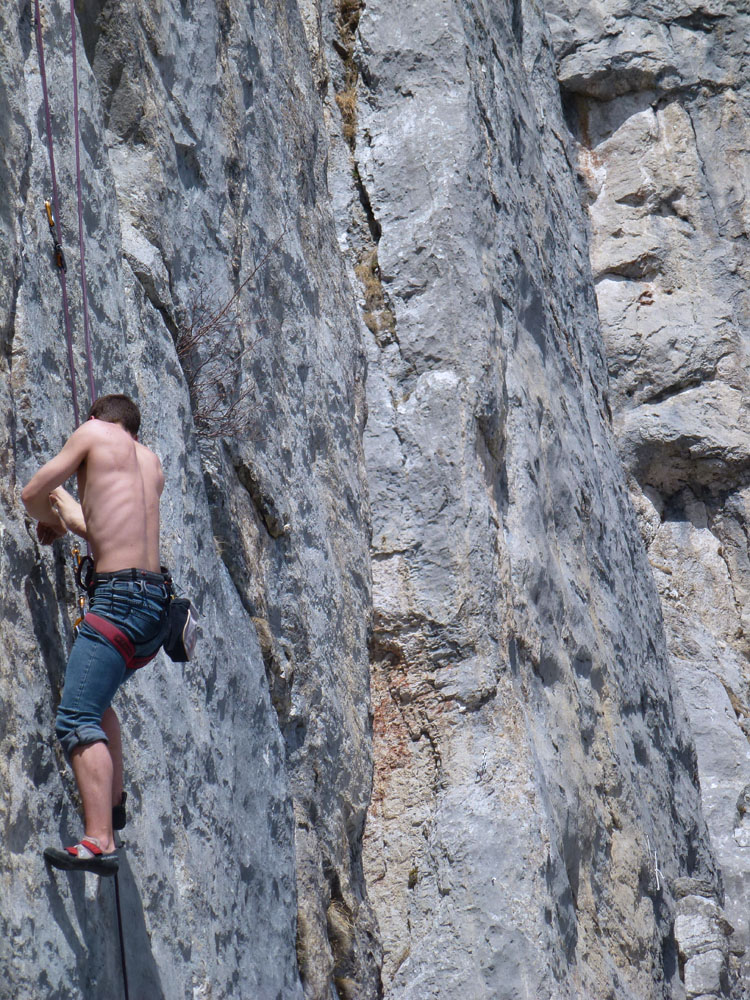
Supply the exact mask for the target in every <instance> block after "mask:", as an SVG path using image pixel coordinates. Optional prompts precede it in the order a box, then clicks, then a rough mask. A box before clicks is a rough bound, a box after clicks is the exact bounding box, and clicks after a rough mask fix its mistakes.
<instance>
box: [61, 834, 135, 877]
mask: <svg viewBox="0 0 750 1000" xmlns="http://www.w3.org/2000/svg"><path fill="white" fill-rule="evenodd" d="M44 859H45V861H46V862H47V863H48V864H50V865H52V867H53V868H61V869H62V870H63V871H66V872H72V871H82V872H93V873H94V875H104V876H106V875H116V874H117V869H118V868H119V867H120V858H119V857H118V854H117V851H112V852H111V854H104V852H103V851H102V849H101V848H100V847H99V845H98V844H95V843H94V841H93V840H87V839H85V838H84V839H83V840H82V841H81V842H80V843H79V844H76V845H75V846H74V847H66V848H65V849H64V850H62V851H61V850H60V849H59V848H57V847H47V848H45V851H44Z"/></svg>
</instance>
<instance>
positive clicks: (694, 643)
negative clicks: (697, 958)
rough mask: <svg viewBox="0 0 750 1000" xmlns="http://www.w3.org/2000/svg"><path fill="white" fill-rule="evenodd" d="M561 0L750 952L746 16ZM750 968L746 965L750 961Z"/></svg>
mask: <svg viewBox="0 0 750 1000" xmlns="http://www.w3.org/2000/svg"><path fill="white" fill-rule="evenodd" d="M548 10H549V12H550V23H551V25H552V28H553V33H554V37H555V48H556V52H557V56H558V60H559V69H558V72H559V78H560V84H561V87H562V91H563V95H564V100H565V104H566V110H567V116H568V121H569V124H570V126H571V128H572V130H573V132H574V134H575V135H576V137H577V139H578V142H579V146H578V170H579V179H580V182H581V193H582V196H583V200H584V202H585V204H586V205H587V206H588V210H589V217H590V222H591V234H592V244H591V259H592V265H593V269H594V275H595V279H596V283H597V299H598V304H599V312H600V316H601V320H602V328H603V333H604V337H605V341H606V345H607V353H608V366H609V373H610V379H611V382H610V384H611V390H612V400H613V408H614V411H615V424H616V429H617V434H618V443H619V446H620V451H621V454H622V456H623V459H624V462H625V465H626V468H627V471H628V473H629V476H630V485H631V490H632V493H633V498H634V502H635V504H636V508H637V509H638V512H639V518H640V522H641V529H642V533H643V537H644V541H645V542H646V544H647V546H648V551H649V558H650V560H651V563H652V566H653V568H654V574H655V579H656V582H657V586H658V588H659V592H660V596H661V599H662V603H663V608H664V618H665V623H666V626H667V634H668V639H669V646H670V652H671V655H672V660H673V665H674V668H675V674H676V676H677V678H678V681H679V684H680V688H681V690H682V693H683V697H684V699H685V702H686V704H687V707H688V710H689V714H690V718H691V723H692V727H693V731H694V733H695V738H696V745H697V750H698V763H699V772H700V777H701V786H702V793H703V804H704V809H705V812H706V817H707V820H708V824H709V829H710V831H711V837H712V842H713V844H714V847H715V850H716V856H717V859H718V861H719V863H720V865H721V869H722V873H723V878H724V884H725V886H726V909H725V912H726V917H727V919H728V920H729V922H730V923H731V924H732V926H733V927H734V938H733V941H734V948H735V951H737V952H739V953H741V952H742V951H743V950H744V951H747V949H748V946H750V936H749V927H748V917H747V913H748V901H749V899H750V897H749V896H748V891H750V885H749V884H748V871H750V855H749V854H748V850H750V845H749V844H748V838H747V834H746V821H745V819H744V815H745V799H746V795H747V788H748V784H749V782H750V748H748V742H747V741H748V730H747V724H746V719H747V714H748V708H747V706H748V703H749V702H748V682H749V680H750V676H749V674H748V662H747V659H748V653H750V646H748V639H747V634H748V624H749V623H748V619H747V615H748V610H747V588H748V572H747V570H748V564H749V559H748V543H747V532H748V511H749V507H748V502H749V501H750V494H749V493H748V481H749V480H748V467H749V466H748V458H749V457H750V452H749V451H748V441H749V440H750V438H749V437H748V431H749V430H750V425H749V424H748V405H747V400H748V377H747V333H748V329H749V328H750V308H749V307H750V299H749V298H748V291H747V289H748V277H749V275H748V260H747V244H748V212H747V196H748V190H749V188H748V184H749V177H748V162H749V161H748V148H750V131H749V130H748V125H747V121H748V110H750V88H749V86H748V80H747V66H748V56H749V55H750V48H749V43H748V38H749V37H750V14H749V13H748V11H747V8H746V5H743V4H736V5H735V4H732V3H720V4H708V5H706V4H703V3H701V4H698V3H690V2H688V3H667V2H664V3H659V4H651V3H642V4H629V5H628V7H627V11H626V10H625V9H624V8H621V7H620V6H619V5H617V4H593V3H592V4H583V5H579V4H575V5H573V4H567V3H565V2H563V3H559V2H557V0H553V2H552V3H550V4H548ZM678 936H679V935H678ZM741 965H742V967H743V970H744V977H745V979H746V978H747V957H746V958H745V959H743V960H741ZM687 986H688V983H687V978H686V987H687ZM696 989H697V987H696ZM688 992H689V994H690V988H688ZM699 992H703V993H712V992H713V990H708V989H703V990H699ZM690 995H697V994H695V993H693V994H690Z"/></svg>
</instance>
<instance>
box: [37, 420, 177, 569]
mask: <svg viewBox="0 0 750 1000" xmlns="http://www.w3.org/2000/svg"><path fill="white" fill-rule="evenodd" d="M74 472H76V473H77V474H78V493H79V496H80V498H81V507H82V509H83V517H84V520H85V531H86V537H87V539H88V542H89V545H90V547H91V550H92V554H93V557H94V562H95V566H96V570H97V572H99V573H111V572H114V571H115V570H119V569H129V568H130V567H131V566H134V567H136V568H138V569H145V570H150V571H151V572H154V573H158V572H159V563H160V560H159V498H160V496H161V493H162V490H163V488H164V475H163V473H162V469H161V463H160V461H159V459H158V458H157V456H156V455H155V454H154V453H153V452H152V451H149V449H148V448H146V447H145V446H144V445H142V444H140V443H139V442H138V441H136V440H135V438H134V437H132V435H130V434H129V433H128V432H127V431H126V430H124V428H123V427H121V426H120V424H114V423H109V422H108V421H106V420H96V419H91V420H87V421H86V423H84V424H82V425H81V426H80V427H79V428H78V430H76V431H75V432H74V433H73V434H72V435H71V436H70V438H69V439H68V441H67V442H66V444H65V445H64V447H63V448H62V450H61V451H60V453H59V454H58V455H56V456H55V458H53V459H52V460H51V461H50V462H47V464H46V465H44V466H43V467H42V468H41V469H40V470H39V472H37V474H36V475H35V476H34V478H33V479H32V480H31V482H30V483H29V485H28V486H27V487H26V490H25V491H24V499H25V501H26V506H27V508H28V509H29V510H30V512H31V513H32V514H33V515H34V516H36V517H37V518H38V519H39V520H40V521H41V522H43V523H45V522H46V523H51V524H54V523H55V522H56V520H57V513H59V515H60V516H61V517H62V521H63V522H64V523H65V525H66V526H67V527H69V528H72V530H76V529H75V527H74V526H73V522H74V520H75V517H74V512H73V508H72V505H74V504H75V501H72V500H71V501H70V502H69V501H68V499H66V497H65V496H63V495H62V494H61V499H60V503H59V504H56V508H57V511H56V512H53V510H52V508H51V507H50V505H49V499H48V498H49V494H50V493H52V491H53V490H55V488H56V487H58V486H61V485H62V483H64V482H65V481H66V480H67V479H68V478H69V476H71V475H72V474H73V473H74ZM45 499H46V509H44V510H43V506H44V503H43V501H44V500H45ZM29 500H30V501H31V505H30V503H29ZM75 506H77V505H75ZM47 512H49V514H48V513H47Z"/></svg>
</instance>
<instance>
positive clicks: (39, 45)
mask: <svg viewBox="0 0 750 1000" xmlns="http://www.w3.org/2000/svg"><path fill="white" fill-rule="evenodd" d="M34 19H35V20H36V50H37V55H38V57H39V75H40V77H41V79H42V95H43V97H44V121H45V124H46V128H47V151H48V153H49V168H50V174H51V175H52V206H53V208H54V212H55V224H56V225H57V227H58V234H59V236H61V235H62V229H61V228H60V226H61V223H60V199H59V198H58V195H57V174H56V173H55V152H54V149H53V146H52V119H51V117H50V110H49V93H48V90H47V72H46V69H45V65H44V42H43V41H42V13H41V10H40V9H39V0H34ZM61 242H62V241H61ZM57 273H58V275H59V278H60V287H61V288H62V300H63V317H64V322H65V339H66V341H67V344H68V368H69V369H70V385H71V389H72V396H73V416H74V418H75V423H76V427H77V426H78V425H79V424H80V422H81V419H80V411H79V409H78V390H77V388H76V369H75V361H74V360H73V333H72V330H71V326H70V310H69V308H68V282H67V279H66V277H65V268H64V267H63V266H61V265H60V264H59V263H58V268H57Z"/></svg>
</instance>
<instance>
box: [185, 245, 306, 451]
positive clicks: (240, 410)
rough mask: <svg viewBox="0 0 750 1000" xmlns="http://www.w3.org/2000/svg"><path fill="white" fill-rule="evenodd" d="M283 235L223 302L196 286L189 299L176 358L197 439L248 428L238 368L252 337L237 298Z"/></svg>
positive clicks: (247, 409)
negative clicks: (190, 408) (193, 293)
mask: <svg viewBox="0 0 750 1000" xmlns="http://www.w3.org/2000/svg"><path fill="white" fill-rule="evenodd" d="M285 235H286V229H284V231H283V232H282V234H281V236H279V238H278V239H277V240H275V242H274V243H273V244H272V245H271V246H270V247H269V249H268V250H267V252H266V253H265V254H264V255H263V257H262V258H261V260H260V261H259V263H258V264H256V266H255V267H254V268H253V269H252V270H251V271H250V273H249V274H248V275H247V277H246V278H244V279H243V280H242V281H241V282H240V284H239V285H238V286H237V288H236V289H235V291H234V293H233V294H232V295H231V296H230V297H229V298H228V299H227V300H226V301H225V302H223V303H220V304H218V305H217V304H216V301H215V299H214V298H213V296H212V295H211V294H210V292H208V291H207V289H206V287H205V286H201V287H199V288H198V290H197V291H196V293H195V295H194V296H193V298H192V300H191V302H190V305H189V308H188V318H187V320H186V322H185V323H184V324H183V325H182V326H181V327H180V328H179V330H178V332H177V336H176V337H175V348H176V349H177V358H178V360H179V362H180V366H181V367H182V370H183V372H184V373H185V378H186V380H187V385H188V391H189V392H190V401H191V404H192V409H193V420H194V422H195V427H196V430H197V432H198V434H199V435H200V436H201V437H205V438H216V437H224V436H228V435H231V436H236V435H238V434H240V433H242V432H243V431H246V430H247V429H248V427H249V426H250V422H251V419H252V411H251V409H250V406H249V398H250V393H251V391H252V387H251V386H247V385H245V386H243V385H242V368H243V361H244V359H245V357H246V356H247V355H248V354H250V353H251V352H252V351H253V349H254V348H255V346H256V345H257V343H258V338H257V337H256V338H254V339H253V340H248V339H247V337H246V336H243V333H244V331H243V322H242V319H241V317H240V315H239V308H240V304H241V302H240V296H241V294H242V292H243V291H244V290H245V289H246V288H247V287H248V285H249V284H250V282H251V281H252V280H253V278H254V277H255V276H256V274H257V273H258V271H259V270H260V268H261V267H263V265H264V264H265V263H266V262H267V261H268V259H269V257H270V256H271V254H272V253H273V252H274V251H275V250H276V248H277V247H278V245H279V243H280V242H281V240H282V239H283V237H284V236H285Z"/></svg>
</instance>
